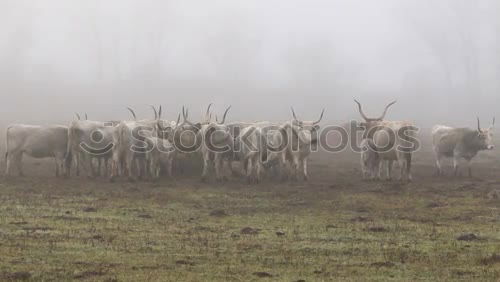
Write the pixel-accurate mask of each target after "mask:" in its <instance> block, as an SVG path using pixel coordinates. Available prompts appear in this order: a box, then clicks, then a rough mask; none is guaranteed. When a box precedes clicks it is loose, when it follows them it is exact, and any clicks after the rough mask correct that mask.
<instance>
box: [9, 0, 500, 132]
mask: <svg viewBox="0 0 500 282" xmlns="http://www.w3.org/2000/svg"><path fill="white" fill-rule="evenodd" d="M0 93H1V94H0V95H1V96H0V97H2V100H1V102H0V123H2V124H6V123H12V122H24V123H36V124H43V123H48V122H55V121H57V122H69V121H70V120H72V119H73V113H74V112H79V113H84V112H87V113H88V114H89V117H90V118H91V119H95V120H107V119H128V118H130V117H129V114H128V113H127V111H126V110H125V107H126V106H132V107H133V108H135V109H136V111H137V112H138V113H139V115H140V116H141V117H150V116H151V115H152V113H151V110H150V109H149V106H148V105H149V104H162V105H163V107H164V108H165V109H166V114H165V117H166V118H169V119H175V118H176V116H177V114H178V113H179V110H180V108H181V107H182V105H186V106H188V107H189V108H190V109H191V112H192V114H193V118H196V117H198V116H199V115H200V114H201V112H202V108H204V107H205V106H206V105H207V104H208V103H210V102H214V103H215V105H216V108H215V109H216V111H218V112H223V110H224V108H225V107H226V106H227V105H232V106H233V108H232V111H231V112H230V115H229V116H228V120H231V121H234V120H249V121H251V120H287V119H289V118H290V110H289V107H290V106H294V107H295V109H296V112H297V114H298V115H299V118H302V119H306V120H313V119H316V118H317V117H318V115H319V113H320V111H321V109H322V108H326V116H325V122H333V123H335V122H337V121H343V120H348V119H350V118H358V114H357V111H356V107H355V105H354V102H353V101H352V99H353V98H354V97H355V98H357V99H359V100H360V101H362V102H363V103H364V105H365V107H366V112H367V113H369V114H372V115H374V116H378V115H379V114H380V113H381V111H382V110H383V107H384V105H385V104H386V103H388V102H390V101H392V100H394V99H397V100H398V103H397V104H396V105H395V106H394V107H393V108H392V109H391V111H390V113H389V114H388V116H387V118H388V119H404V120H412V121H415V122H416V123H417V124H418V125H421V126H430V125H432V124H435V123H446V124H451V125H469V126H472V125H474V123H475V117H476V115H479V116H480V117H481V119H482V120H483V121H484V124H485V125H486V124H487V123H488V122H489V121H490V120H491V118H492V117H493V116H494V115H496V116H497V117H500V108H499V107H498V106H497V105H498V103H497V101H496V100H497V99H498V98H499V94H500V3H499V2H498V1H496V0H478V1H471V0H377V1H368V0H342V1H340V0H336V1H332V0H329V1H328V0H324V1H320V0H308V1H305V0H302V1H297V0H253V1H243V0H212V1H202V0H198V1H193V0H168V1H160V0H157V1H152V0H147V1H138V0H135V1H132V0H120V1H118V0H106V1H100V0H86V1H67V0H43V1H35V0H32V1H24V0H2V1H1V2H0Z"/></svg>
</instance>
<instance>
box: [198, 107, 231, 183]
mask: <svg viewBox="0 0 500 282" xmlns="http://www.w3.org/2000/svg"><path fill="white" fill-rule="evenodd" d="M230 108H231V107H228V108H227V109H226V111H225V112H224V115H223V117H222V121H221V122H218V121H216V122H212V121H210V122H208V123H206V124H203V125H201V128H200V131H199V135H198V138H200V139H201V140H202V142H201V147H200V149H201V150H200V152H201V155H202V158H203V172H202V175H201V180H202V181H207V179H208V172H209V167H210V166H214V168H215V177H216V180H217V181H224V180H226V179H227V177H226V176H225V175H224V166H225V165H224V164H226V165H229V162H230V160H231V159H232V156H231V153H232V152H233V147H234V140H233V137H232V135H231V133H230V131H229V128H228V127H227V125H225V124H224V123H225V121H226V116H227V113H228V112H229V109H230Z"/></svg>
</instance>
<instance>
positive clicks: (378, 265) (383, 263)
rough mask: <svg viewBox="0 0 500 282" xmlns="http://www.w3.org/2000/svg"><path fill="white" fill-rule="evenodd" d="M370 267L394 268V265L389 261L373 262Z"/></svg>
mask: <svg viewBox="0 0 500 282" xmlns="http://www.w3.org/2000/svg"><path fill="white" fill-rule="evenodd" d="M370 265H371V266H373V267H394V266H395V264H394V263H392V262H390V261H384V262H374V263H372V264H370Z"/></svg>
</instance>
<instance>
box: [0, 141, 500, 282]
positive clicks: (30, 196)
mask: <svg viewBox="0 0 500 282" xmlns="http://www.w3.org/2000/svg"><path fill="white" fill-rule="evenodd" d="M415 159H416V166H415V175H414V179H415V181H414V182H413V183H410V184H401V183H399V182H397V181H393V182H383V181H380V182H363V181H361V180H360V176H359V175H360V172H359V165H358V158H357V156H356V155H355V154H352V153H342V154H336V155H327V154H315V155H314V156H313V158H312V160H311V167H310V171H311V176H312V179H311V181H310V182H309V183H297V184H293V183H277V182H273V181H266V182H265V183H263V184H261V185H254V186H249V185H246V184H245V183H244V182H243V181H242V180H238V179H236V180H232V181H231V182H229V183H226V184H223V185H219V184H216V183H213V184H202V183H200V182H199V179H198V177H189V176H179V177H178V178H177V180H176V181H172V180H168V179H165V180H162V181H160V182H159V183H136V184H132V183H126V182H118V183H112V184H111V183H107V182H106V181H105V180H102V179H101V180H86V179H83V178H82V179H68V180H63V179H55V178H54V177H52V176H51V175H52V163H51V162H38V161H29V162H28V165H27V166H28V167H27V170H26V172H27V174H28V175H29V177H26V178H23V179H9V180H1V181H0V215H1V217H0V254H1V255H0V280H22V279H25V280H32V281H43V280H45V281H49V280H51V281H54V280H55V281H69V280H82V281H143V280H148V281H290V282H292V281H334V280H344V281H345V280H347V281H349V280H351V281H360V280H374V281H387V280H406V281H414V280H430V281H436V280H440V281H442V280H444V281H446V280H460V279H462V280H472V279H475V280H486V281H498V280H500V213H499V208H500V200H498V199H493V198H489V197H488V193H490V192H491V191H493V190H495V189H500V180H499V179H498V177H497V175H498V173H499V172H500V157H499V156H498V154H497V153H496V152H490V153H483V154H481V155H480V157H479V159H478V160H477V162H476V164H475V165H474V168H475V172H476V177H477V178H473V179H470V178H466V177H463V178H452V177H443V178H436V177H433V176H432V174H433V172H434V171H433V163H432V155H431V154H430V152H428V151H425V150H424V151H422V152H419V153H418V154H416V157H415ZM0 169H3V167H0ZM470 233H471V234H472V235H470ZM467 234H469V235H467ZM463 235H467V236H463ZM460 236H462V237H460Z"/></svg>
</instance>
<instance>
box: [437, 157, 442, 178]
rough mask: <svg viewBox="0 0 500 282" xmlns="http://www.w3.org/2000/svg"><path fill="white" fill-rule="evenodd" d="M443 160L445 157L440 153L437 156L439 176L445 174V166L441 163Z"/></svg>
mask: <svg viewBox="0 0 500 282" xmlns="http://www.w3.org/2000/svg"><path fill="white" fill-rule="evenodd" d="M442 161H443V157H442V156H441V155H438V156H437V157H436V168H437V176H442V175H443V166H442V165H441V162H442Z"/></svg>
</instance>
